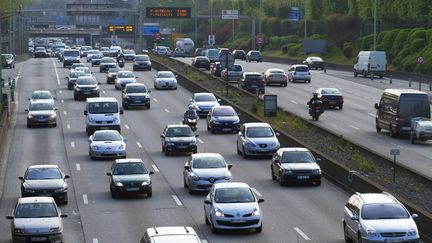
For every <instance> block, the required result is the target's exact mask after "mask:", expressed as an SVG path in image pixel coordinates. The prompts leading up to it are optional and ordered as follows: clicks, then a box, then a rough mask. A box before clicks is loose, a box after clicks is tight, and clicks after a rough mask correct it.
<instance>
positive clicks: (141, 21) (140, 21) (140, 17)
mask: <svg viewBox="0 0 432 243" xmlns="http://www.w3.org/2000/svg"><path fill="white" fill-rule="evenodd" d="M141 3H142V1H139V6H138V9H139V21H138V31H139V45H138V46H139V53H141V52H142V51H143V31H144V30H143V27H144V26H143V11H142V4H141Z"/></svg>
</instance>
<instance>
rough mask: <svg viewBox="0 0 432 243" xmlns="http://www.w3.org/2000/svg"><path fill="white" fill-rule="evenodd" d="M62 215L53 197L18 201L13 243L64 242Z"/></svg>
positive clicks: (12, 227)
mask: <svg viewBox="0 0 432 243" xmlns="http://www.w3.org/2000/svg"><path fill="white" fill-rule="evenodd" d="M64 217H67V215H66V214H62V213H61V211H60V209H59V208H58V207H57V205H56V203H55V201H54V198H52V197H23V198H20V199H18V203H17V204H16V206H15V208H14V210H13V211H12V215H10V216H6V218H7V219H10V220H11V232H12V242H36V241H37V242H63V222H62V218H64Z"/></svg>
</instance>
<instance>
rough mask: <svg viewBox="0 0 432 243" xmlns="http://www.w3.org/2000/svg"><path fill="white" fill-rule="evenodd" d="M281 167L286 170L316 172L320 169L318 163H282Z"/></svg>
mask: <svg viewBox="0 0 432 243" xmlns="http://www.w3.org/2000/svg"><path fill="white" fill-rule="evenodd" d="M281 167H282V168H283V169H285V170H315V169H319V168H320V167H319V166H318V165H317V164H316V163H282V164H281Z"/></svg>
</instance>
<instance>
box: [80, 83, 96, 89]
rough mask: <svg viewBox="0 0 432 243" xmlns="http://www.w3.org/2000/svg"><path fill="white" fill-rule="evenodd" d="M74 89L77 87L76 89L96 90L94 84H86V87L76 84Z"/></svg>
mask: <svg viewBox="0 0 432 243" xmlns="http://www.w3.org/2000/svg"><path fill="white" fill-rule="evenodd" d="M76 87H77V88H96V87H97V85H95V84H86V85H83V84H77V85H76Z"/></svg>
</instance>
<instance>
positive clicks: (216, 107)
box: [212, 105, 235, 110]
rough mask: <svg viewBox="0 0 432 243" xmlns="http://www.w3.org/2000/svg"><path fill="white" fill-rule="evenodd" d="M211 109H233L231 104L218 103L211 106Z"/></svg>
mask: <svg viewBox="0 0 432 243" xmlns="http://www.w3.org/2000/svg"><path fill="white" fill-rule="evenodd" d="M212 109H214V110H218V109H232V110H235V109H234V108H233V107H232V106H230V105H220V106H215V107H213V108H212Z"/></svg>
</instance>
